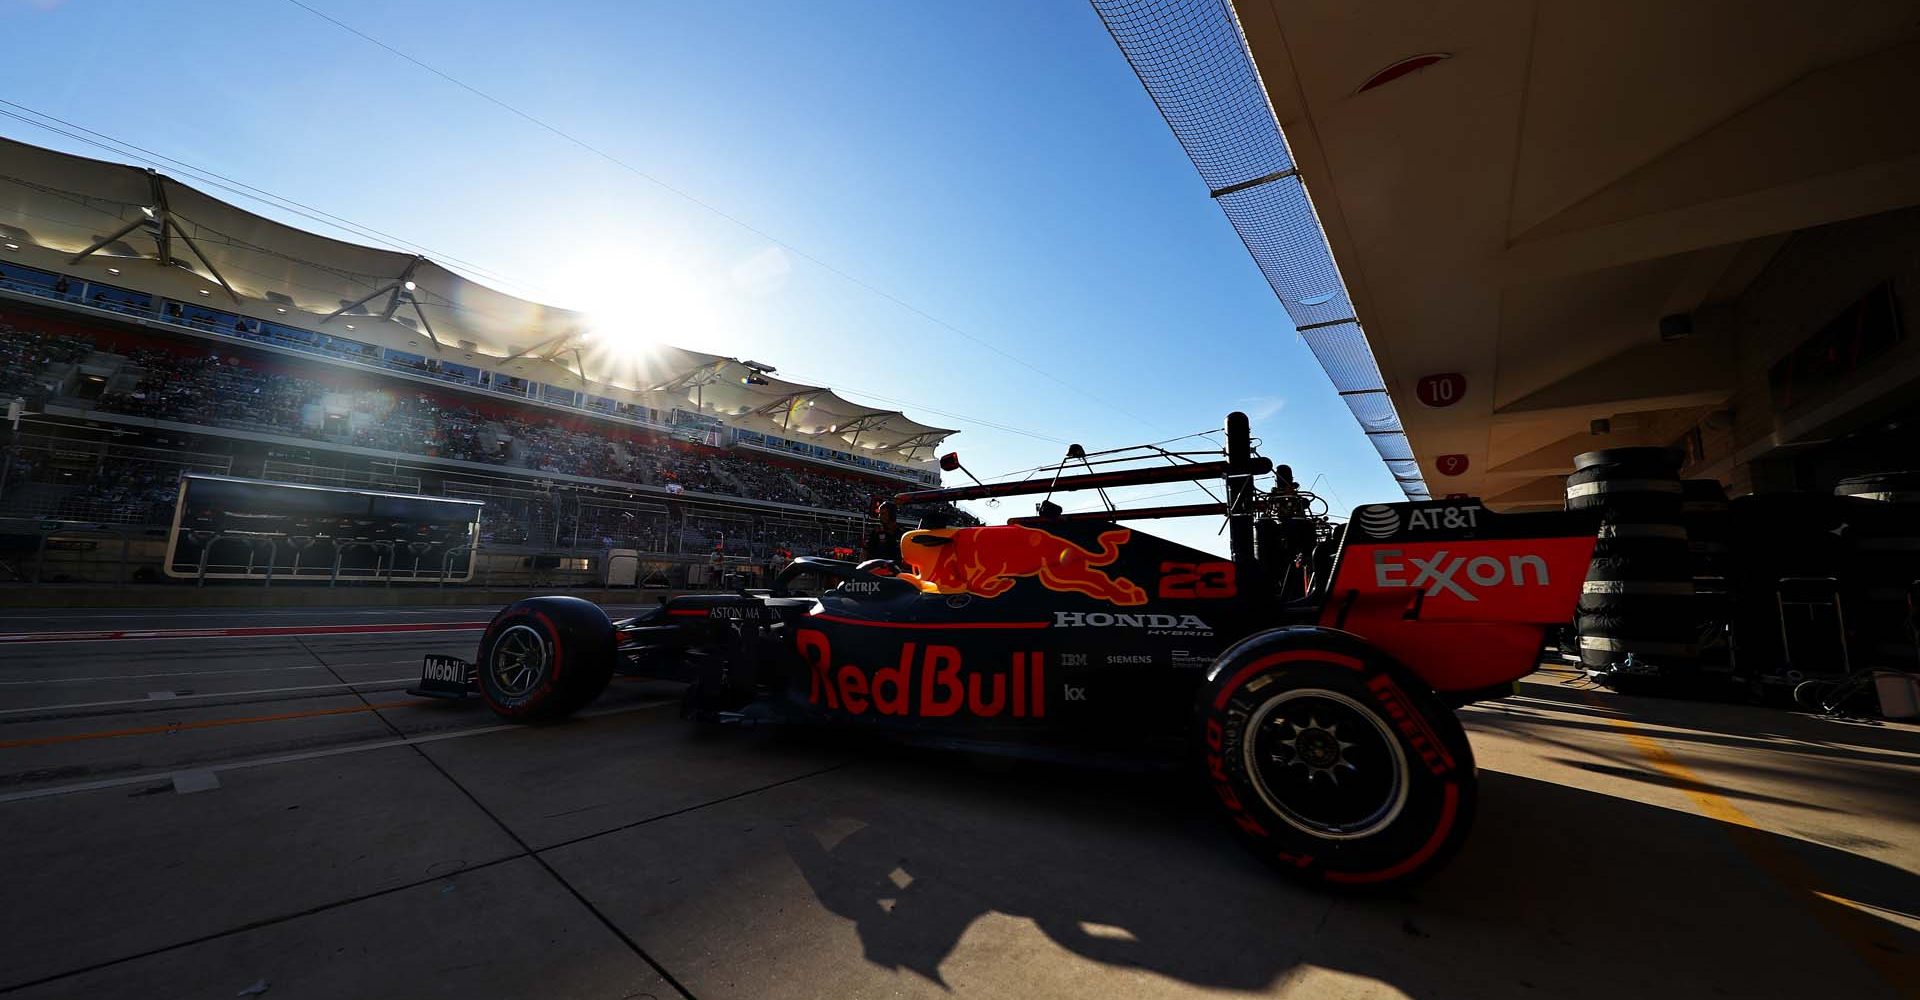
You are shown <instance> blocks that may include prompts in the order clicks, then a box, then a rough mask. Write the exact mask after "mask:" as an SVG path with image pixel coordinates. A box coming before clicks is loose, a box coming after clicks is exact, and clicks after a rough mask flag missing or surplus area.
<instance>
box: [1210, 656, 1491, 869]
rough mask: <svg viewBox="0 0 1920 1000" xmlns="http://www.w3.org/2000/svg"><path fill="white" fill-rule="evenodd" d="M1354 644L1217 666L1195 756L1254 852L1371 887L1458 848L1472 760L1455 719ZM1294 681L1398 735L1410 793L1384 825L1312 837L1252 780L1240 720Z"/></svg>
mask: <svg viewBox="0 0 1920 1000" xmlns="http://www.w3.org/2000/svg"><path fill="white" fill-rule="evenodd" d="M1339 645H1340V646H1346V645H1349V644H1345V643H1342V644H1339ZM1351 645H1353V646H1354V647H1355V648H1332V646H1331V645H1330V646H1302V645H1299V644H1289V645H1288V646H1287V647H1285V648H1277V649H1264V650H1262V649H1253V650H1246V651H1245V652H1244V653H1243V654H1242V655H1239V656H1235V657H1233V659H1232V660H1229V661H1228V662H1224V663H1222V664H1221V665H1220V666H1219V667H1217V668H1216V671H1215V674H1214V681H1213V682H1212V683H1210V684H1208V685H1207V687H1206V688H1205V689H1204V691H1203V695H1202V701H1201V703H1200V705H1199V715H1200V719H1199V721H1200V728H1201V752H1202V755H1203V763H1204V770H1205V777H1206V781H1207V783H1208V784H1209V786H1210V787H1211V790H1212V792H1213V793H1214V797H1215V798H1216V799H1218V800H1219V803H1220V805H1221V807H1222V808H1223V809H1224V810H1225V812H1226V815H1227V818H1228V820H1229V821H1230V822H1231V823H1232V824H1233V826H1234V828H1235V830H1236V831H1237V833H1238V834H1239V836H1240V837H1241V839H1242V840H1243V841H1245V842H1246V843H1247V844H1248V846H1250V847H1251V848H1252V849H1253V850H1254V851H1255V853H1256V854H1258V855H1260V856H1261V857H1263V858H1264V859H1266V860H1268V861H1270V862H1272V863H1274V864H1276V865H1278V866H1279V867H1280V868H1281V869H1282V870H1284V871H1286V872H1288V873H1289V874H1294V875H1297V876H1299V877H1301V878H1303V879H1306V880H1308V881H1312V882H1319V883H1325V884H1329V885H1337V886H1340V887H1342V888H1377V887H1382V886H1386V885H1390V884H1393V883H1397V882H1400V881H1403V880H1405V879H1408V878H1411V877H1414V876H1416V875H1418V874H1421V873H1424V872H1426V871H1430V870H1432V868H1433V867H1435V866H1436V865H1437V864H1438V863H1440V862H1441V861H1443V860H1445V858H1446V857H1447V856H1448V855H1449V854H1450V853H1451V852H1452V850H1453V849H1455V848H1456V847H1457V846H1458V844H1459V841H1460V839H1461V838H1462V837H1463V836H1464V835H1465V831H1466V826H1467V824H1468V823H1469V822H1470V820H1471V817H1472V813H1473V807H1474V804H1475V803H1474V795H1475V779H1474V764H1473V757H1472V751H1471V748H1470V747H1469V746H1468V745H1467V741H1466V737H1465V733H1464V732H1463V731H1462V730H1461V729H1460V726H1459V722H1458V720H1457V719H1455V718H1454V716H1453V713H1452V712H1451V711H1449V710H1448V709H1446V708H1445V707H1444V706H1442V705H1441V704H1440V703H1439V701H1438V699H1437V698H1435V697H1434V696H1433V695H1432V694H1431V692H1428V691H1427V690H1426V689H1425V688H1424V687H1422V686H1420V683H1419V681H1418V680H1417V679H1415V678H1414V676H1413V675H1412V673H1411V672H1410V671H1408V670H1406V668H1404V667H1401V666H1399V665H1398V664H1396V663H1394V662H1393V661H1392V660H1391V659H1389V658H1387V657H1386V656H1384V655H1381V654H1378V653H1377V652H1373V651H1370V650H1368V649H1366V648H1365V647H1364V646H1362V645H1360V644H1358V643H1357V642H1355V643H1352V644H1351ZM1296 687H1318V688H1324V689H1327V690H1331V691H1336V692H1338V693H1341V694H1344V695H1346V696H1348V697H1349V698H1352V699H1354V700H1355V701H1357V702H1359V703H1361V704H1362V705H1364V706H1366V708H1367V709H1368V711H1370V712H1371V713H1373V714H1375V715H1377V716H1378V717H1379V719H1380V720H1381V721H1383V722H1384V723H1385V724H1386V727H1387V728H1388V730H1389V731H1391V732H1392V733H1393V734H1394V737H1395V739H1396V740H1397V741H1398V743H1399V744H1400V747H1401V750H1402V751H1403V753H1404V754H1405V757H1406V764H1407V769H1406V773H1407V784H1408V790H1407V795H1408V798H1407V801H1406V803H1405V805H1404V806H1403V807H1402V810H1401V813H1400V815H1399V816H1398V817H1397V818H1396V819H1394V820H1393V822H1392V823H1391V825H1389V826H1388V827H1387V828H1386V829H1384V830H1381V831H1380V832H1379V833H1377V834H1373V835H1370V836H1367V837H1364V838H1360V839H1357V840H1335V839H1329V838H1322V837H1318V836H1315V835H1314V834H1311V833H1308V832H1306V831H1304V830H1301V829H1299V828H1297V827H1295V826H1293V825H1291V824H1290V823H1288V822H1287V821H1286V819H1285V818H1283V817H1282V816H1280V815H1279V814H1278V813H1276V812H1275V811H1274V810H1273V809H1272V808H1271V807H1270V806H1269V805H1268V804H1267V803H1266V802H1265V801H1264V800H1263V799H1262V798H1261V796H1260V794H1259V791H1258V789H1257V788H1255V787H1254V785H1253V778H1252V777H1251V776H1250V775H1248V774H1247V773H1246V767H1245V763H1244V760H1243V757H1242V753H1241V741H1242V740H1244V739H1246V738H1247V734H1246V733H1245V731H1244V730H1245V726H1246V724H1247V723H1248V722H1249V720H1250V717H1251V716H1252V714H1253V712H1254V710H1255V709H1256V708H1257V707H1258V706H1259V705H1261V704H1262V703H1264V702H1265V701H1267V700H1268V699H1269V698H1271V697H1272V696H1273V695H1274V694H1276V693H1279V692H1281V691H1285V690H1288V689H1291V688H1296Z"/></svg>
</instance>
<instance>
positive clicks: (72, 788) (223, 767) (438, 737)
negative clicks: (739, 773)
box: [0, 698, 680, 805]
mask: <svg viewBox="0 0 1920 1000" xmlns="http://www.w3.org/2000/svg"><path fill="white" fill-rule="evenodd" d="M679 703H680V699H678V698H663V699H661V700H659V701H647V702H641V703H640V704H638V705H621V706H620V707H618V708H609V709H606V710H604V711H598V712H581V713H580V714H578V715H576V716H574V718H576V719H598V718H603V717H605V716H609V715H625V714H626V713H628V712H639V711H643V710H645V709H649V708H659V707H661V706H663V705H678V704H679ZM524 728H526V727H524V726H522V725H519V724H518V723H512V722H503V723H501V724H499V725H496V726H475V727H474V728H472V729H456V730H454V731H452V732H448V733H430V734H428V735H426V736H410V737H407V738H406V739H397V740H378V741H375V742H373V743H356V744H354V745H352V746H345V747H332V748H329V749H326V750H309V751H307V752H305V753H289V754H281V755H279V756H275V757H257V758H254V759H252V760H236V761H233V762H231V763H227V764H215V765H213V766H212V767H209V768H206V770H207V771H208V772H209V773H216V774H217V773H223V772H226V771H239V770H243V769H245V768H252V767H267V766H270V765H273V764H296V763H299V762H301V761H308V760H319V759H321V758H323V757H339V756H343V755H345V754H350V753H365V752H366V751H369V750H386V749H389V748H392V747H404V746H413V745H415V744H420V743H438V742H440V741H442V740H457V739H462V738H464V737H468V736H482V735H485V734H487V733H497V732H501V731H502V730H507V729H524ZM173 773H174V772H171V771H153V772H148V773H146V774H130V775H127V776H126V777H123V778H103V779H101V780H99V781H83V782H80V783H78V784H73V785H55V786H53V787H51V788H32V789H28V790H26V791H24V792H9V793H8V794H6V795H0V805H4V804H6V803H9V802H24V801H26V800H28V799H44V798H52V797H53V796H56V795H71V794H73V793H75V792H92V791H98V790H100V789H104V788H125V787H127V786H128V785H146V784H152V783H153V782H156V781H160V780H163V779H166V778H169V777H170V776H171V775H172V774H173Z"/></svg>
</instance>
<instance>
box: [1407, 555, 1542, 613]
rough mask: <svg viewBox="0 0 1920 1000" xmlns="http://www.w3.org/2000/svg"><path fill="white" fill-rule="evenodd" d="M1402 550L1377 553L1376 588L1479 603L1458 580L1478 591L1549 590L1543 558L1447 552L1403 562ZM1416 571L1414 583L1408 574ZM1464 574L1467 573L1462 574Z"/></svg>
mask: <svg viewBox="0 0 1920 1000" xmlns="http://www.w3.org/2000/svg"><path fill="white" fill-rule="evenodd" d="M1400 554H1401V550H1400V549H1376V550H1374V553H1373V584H1374V586H1376V587H1415V588H1419V587H1425V588H1426V589H1427V596H1428V597H1438V596H1439V595H1440V593H1441V592H1442V591H1445V592H1446V593H1449V594H1452V595H1454V596H1455V597H1458V598H1460V599H1461V600H1463V601H1478V600H1479V599H1480V598H1478V597H1476V596H1474V595H1473V594H1472V593H1471V592H1470V591H1468V590H1467V589H1466V588H1465V587H1463V586H1461V585H1460V582H1459V580H1458V579H1457V578H1458V577H1461V576H1465V577H1466V579H1467V582H1468V583H1471V584H1473V585H1474V586H1477V587H1493V586H1497V585H1499V584H1502V583H1510V584H1512V585H1514V586H1516V587H1525V586H1529V585H1530V583H1531V585H1537V586H1542V587H1544V586H1546V584H1547V561H1546V560H1545V559H1542V558H1540V557H1539V556H1531V555H1512V556H1508V557H1507V558H1506V561H1504V562H1502V561H1501V560H1499V559H1496V558H1494V557H1493V556H1475V557H1473V558H1472V559H1468V558H1467V557H1466V556H1454V557H1453V558H1452V559H1448V558H1447V550H1445V549H1441V550H1439V551H1438V552H1435V553H1434V554H1433V556H1432V557H1431V558H1428V559H1422V558H1420V557H1419V556H1409V557H1408V558H1407V559H1406V560H1404V561H1403V560H1401V558H1400ZM1409 569H1411V570H1412V571H1413V577H1412V579H1408V577H1407V572H1408V570H1409ZM1529 569H1531V570H1532V573H1531V575H1532V577H1533V579H1532V580H1531V581H1529V580H1528V579H1527V577H1528V575H1529V574H1528V572H1527V571H1528V570H1529ZM1463 570H1464V572H1462V571H1463Z"/></svg>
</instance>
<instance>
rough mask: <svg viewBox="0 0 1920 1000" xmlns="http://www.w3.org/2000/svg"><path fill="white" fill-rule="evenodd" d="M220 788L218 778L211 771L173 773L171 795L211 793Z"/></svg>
mask: <svg viewBox="0 0 1920 1000" xmlns="http://www.w3.org/2000/svg"><path fill="white" fill-rule="evenodd" d="M219 787H220V776H219V775H217V774H214V773H213V772H212V771H205V770H202V771H175V772H173V793H174V794H175V795H192V794H193V793H195V792H211V791H213V790H214V789H216V788H219Z"/></svg>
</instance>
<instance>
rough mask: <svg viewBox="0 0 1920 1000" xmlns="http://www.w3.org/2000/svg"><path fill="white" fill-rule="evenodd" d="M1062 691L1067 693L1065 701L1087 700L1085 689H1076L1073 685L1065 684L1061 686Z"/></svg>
mask: <svg viewBox="0 0 1920 1000" xmlns="http://www.w3.org/2000/svg"><path fill="white" fill-rule="evenodd" d="M1060 689H1061V691H1063V692H1064V693H1065V699H1064V700H1066V701H1086V700H1087V689H1086V688H1084V687H1074V686H1073V685H1071V684H1063V685H1061V687H1060Z"/></svg>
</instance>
